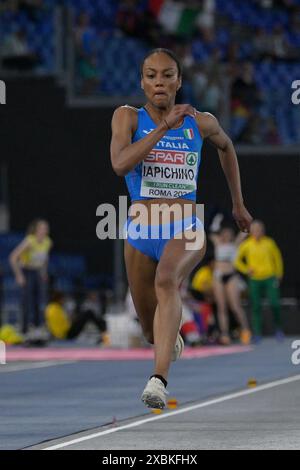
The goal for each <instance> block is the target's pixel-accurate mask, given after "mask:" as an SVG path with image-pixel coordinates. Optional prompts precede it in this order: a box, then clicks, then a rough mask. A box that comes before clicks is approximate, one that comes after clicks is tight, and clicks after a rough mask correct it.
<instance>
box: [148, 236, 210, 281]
mask: <svg viewBox="0 0 300 470" xmlns="http://www.w3.org/2000/svg"><path fill="white" fill-rule="evenodd" d="M189 243H191V242H190V241H189V240H188V239H186V238H185V237H182V238H181V239H177V238H173V239H171V240H169V241H168V242H167V243H166V245H165V248H164V250H163V252H162V256H161V258H160V260H159V263H158V266H157V275H156V283H157V282H159V279H165V278H166V277H167V278H171V279H173V280H174V281H175V282H178V283H179V284H180V283H181V282H182V281H183V280H184V279H185V278H186V277H187V276H188V275H189V274H190V273H191V272H192V270H193V269H194V268H195V267H196V266H197V264H198V263H199V262H200V261H201V260H202V259H203V257H204V255H205V251H206V239H205V237H204V245H203V246H202V247H198V248H197V249H193V250H189V249H187V246H188V244H189Z"/></svg>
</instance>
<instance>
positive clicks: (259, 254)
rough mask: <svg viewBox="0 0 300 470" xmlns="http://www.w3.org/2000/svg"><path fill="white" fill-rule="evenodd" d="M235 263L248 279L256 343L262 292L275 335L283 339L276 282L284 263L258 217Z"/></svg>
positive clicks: (259, 330) (277, 283) (259, 332)
mask: <svg viewBox="0 0 300 470" xmlns="http://www.w3.org/2000/svg"><path fill="white" fill-rule="evenodd" d="M234 265H235V268H236V269H237V270H238V271H240V272H241V273H243V274H245V275H247V276H248V278H249V293H250V298H251V304H252V316H253V330H254V333H255V340H256V342H258V341H259V340H260V339H261V334H262V315H261V299H262V295H263V293H264V292H265V293H266V294H267V296H268V298H269V302H270V304H271V307H272V310H273V315H274V322H275V326H276V336H277V338H278V339H282V338H283V333H282V327H281V316H280V294H279V281H281V279H282V276H283V262H282V256H281V252H280V250H279V248H278V246H277V244H276V243H275V241H274V240H273V239H272V238H270V237H267V236H266V235H265V226H264V224H263V222H261V221H259V220H255V221H253V222H252V224H251V227H250V236H249V237H248V238H247V239H246V240H245V241H244V242H243V243H241V245H240V246H239V249H238V252H237V256H236V259H235V262H234Z"/></svg>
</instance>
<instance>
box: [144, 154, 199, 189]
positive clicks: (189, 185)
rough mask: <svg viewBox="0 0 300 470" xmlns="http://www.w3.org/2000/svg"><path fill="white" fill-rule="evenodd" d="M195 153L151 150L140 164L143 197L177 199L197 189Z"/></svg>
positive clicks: (196, 159)
mask: <svg viewBox="0 0 300 470" xmlns="http://www.w3.org/2000/svg"><path fill="white" fill-rule="evenodd" d="M197 164H198V154H197V152H191V151H183V150H167V149H153V150H152V151H151V152H150V154H149V155H148V157H147V158H145V160H144V161H143V163H142V175H141V176H142V181H141V193H140V195H141V196H143V197H150V198H152V197H155V198H165V197H166V198H178V197H180V196H184V195H185V194H188V193H190V192H193V191H195V190H196V189H197V181H196V177H197Z"/></svg>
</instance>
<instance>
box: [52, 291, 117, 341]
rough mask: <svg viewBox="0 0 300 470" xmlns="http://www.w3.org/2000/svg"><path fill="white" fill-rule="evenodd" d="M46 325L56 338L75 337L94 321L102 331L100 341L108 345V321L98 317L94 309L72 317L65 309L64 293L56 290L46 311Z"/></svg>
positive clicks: (82, 311)
mask: <svg viewBox="0 0 300 470" xmlns="http://www.w3.org/2000/svg"><path fill="white" fill-rule="evenodd" d="M45 319H46V325H47V328H48V330H49V332H50V333H51V335H52V336H53V337H54V338H57V339H74V338H76V337H77V336H79V334H80V333H81V332H82V330H83V329H84V327H85V325H86V324H87V323H90V322H92V323H94V324H95V325H96V326H97V328H98V330H99V332H100V342H103V344H105V345H107V344H108V342H109V340H108V335H107V331H106V322H105V320H104V319H103V318H101V317H98V316H97V315H96V314H95V312H94V311H93V310H92V309H87V310H82V309H81V311H80V312H79V313H76V314H75V315H74V317H73V318H70V317H69V316H68V314H67V312H66V311H65V309H64V294H63V293H62V292H59V291H56V292H54V293H53V294H52V296H51V301H50V303H49V304H48V305H47V307H46V311H45Z"/></svg>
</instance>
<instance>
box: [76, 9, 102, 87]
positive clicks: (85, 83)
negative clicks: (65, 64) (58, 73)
mask: <svg viewBox="0 0 300 470" xmlns="http://www.w3.org/2000/svg"><path fill="white" fill-rule="evenodd" d="M74 34H75V49H76V59H77V69H78V72H79V79H80V93H81V94H83V95H89V94H92V93H94V92H96V91H97V89H98V87H99V86H100V70H99V69H98V65H97V54H96V52H97V51H96V47H95V46H96V44H97V41H96V39H97V34H96V30H95V28H94V27H93V26H92V25H91V23H90V17H89V15H88V14H87V13H85V12H82V13H80V15H79V16H78V19H77V25H76V27H75V32H74Z"/></svg>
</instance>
